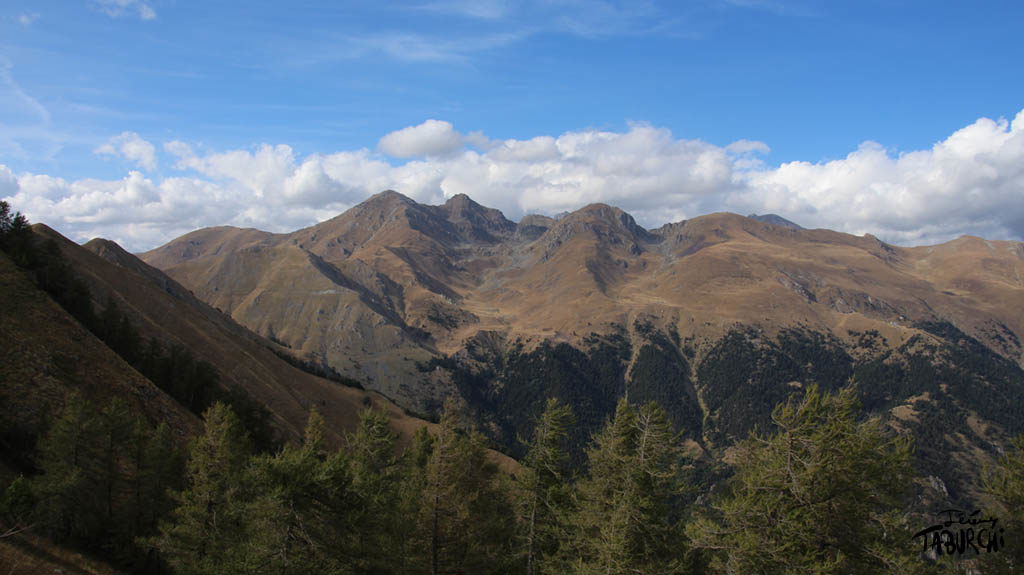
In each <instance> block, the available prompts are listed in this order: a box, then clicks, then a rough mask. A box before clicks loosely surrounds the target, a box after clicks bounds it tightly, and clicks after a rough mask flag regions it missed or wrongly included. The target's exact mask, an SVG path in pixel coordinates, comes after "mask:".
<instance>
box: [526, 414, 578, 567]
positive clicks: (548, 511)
mask: <svg viewBox="0 0 1024 575" xmlns="http://www.w3.org/2000/svg"><path fill="white" fill-rule="evenodd" d="M574 423H575V417H574V416H573V413H572V409H571V408H570V407H569V406H568V405H565V404H562V403H559V401H558V400H557V399H556V398H550V399H548V401H547V405H546V406H545V408H544V412H543V413H542V414H541V416H540V417H539V418H538V420H537V422H536V426H535V427H534V433H533V440H532V441H531V442H529V443H528V444H527V447H528V450H527V453H526V457H525V458H524V459H523V461H522V464H523V467H522V470H521V471H520V473H519V477H518V484H517V490H516V491H517V493H516V494H517V511H518V515H519V521H518V526H519V531H520V533H519V549H518V553H519V554H521V555H522V560H523V562H524V563H525V567H526V574H527V575H534V574H535V573H560V572H564V571H565V569H566V566H565V564H559V563H558V561H557V559H558V558H559V544H560V543H561V541H562V540H564V539H565V538H566V537H567V522H568V517H567V513H568V512H569V509H570V502H571V493H572V490H571V488H570V486H569V483H568V470H567V467H566V466H567V463H568V453H567V451H566V449H565V445H564V443H565V441H566V438H567V437H568V433H569V428H570V427H571V426H572V425H573V424H574Z"/></svg>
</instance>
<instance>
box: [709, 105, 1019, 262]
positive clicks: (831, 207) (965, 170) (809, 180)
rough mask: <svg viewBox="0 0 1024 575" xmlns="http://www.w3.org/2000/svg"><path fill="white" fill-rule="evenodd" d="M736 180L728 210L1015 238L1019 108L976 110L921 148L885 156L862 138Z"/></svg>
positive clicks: (926, 237)
mask: <svg viewBox="0 0 1024 575" xmlns="http://www.w3.org/2000/svg"><path fill="white" fill-rule="evenodd" d="M745 184H746V186H745V187H746V189H745V190H744V191H743V192H742V193H739V194H736V195H735V196H733V197H732V198H730V202H729V205H732V206H734V207H736V208H738V211H740V210H742V209H757V210H764V211H779V212H783V213H786V214H789V215H791V216H792V218H791V219H795V220H796V221H800V220H801V219H802V220H804V221H806V222H808V223H810V224H812V225H815V226H820V227H828V228H833V229H838V230H842V231H847V232H850V233H856V234H861V233H872V234H875V235H878V236H880V237H883V238H886V239H889V240H890V241H894V242H898V243H919V242H931V241H938V240H943V239H949V238H951V237H955V236H956V235H960V234H973V235H979V236H983V237H989V238H1017V239H1024V111H1022V112H1021V113H1019V114H1017V117H1016V118H1015V119H1014V120H1013V121H1012V122H1008V121H1006V120H998V121H994V120H990V119H988V118H982V119H980V120H978V121H977V122H975V123H973V124H971V125H970V126H967V127H965V128H962V129H960V130H957V131H956V132H954V133H953V134H952V135H951V136H950V137H949V138H947V139H946V140H944V141H941V142H939V143H937V144H935V145H934V146H933V147H932V148H931V149H930V150H919V151H913V152H908V153H903V154H899V155H895V156H894V155H891V154H889V153H888V152H886V150H885V149H884V148H883V147H882V146H880V145H879V144H876V143H872V142H867V143H864V144H862V145H861V146H860V147H859V148H858V149H857V150H856V151H854V152H852V153H850V154H849V155H847V156H846V157H845V158H843V159H840V160H834V161H830V162H823V163H816V164H811V163H808V162H791V163H786V164H783V165H781V166H779V167H778V168H776V169H771V170H762V171H758V172H754V173H750V174H749V175H748V176H747V177H746V178H745ZM787 217H788V216H787Z"/></svg>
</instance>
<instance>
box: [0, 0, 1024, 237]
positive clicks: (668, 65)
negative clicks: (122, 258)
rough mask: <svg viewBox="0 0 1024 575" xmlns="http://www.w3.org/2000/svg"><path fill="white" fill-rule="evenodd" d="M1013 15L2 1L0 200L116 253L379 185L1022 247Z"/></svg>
mask: <svg viewBox="0 0 1024 575" xmlns="http://www.w3.org/2000/svg"><path fill="white" fill-rule="evenodd" d="M1021 6H1022V5H1021V4H1020V3H1016V2H1005V3H1001V2H978V3H959V2H958V3H954V2H934V1H933V2H901V1H885V2H875V1H860V2H849V3H839V2H808V1H798V2H788V1H782V0H780V1H773V0H763V1H761V0H702V1H696V2H667V3H658V2H629V3H615V2H602V1H592V0H581V1H566V2H560V1H539V2H503V1H487V0H481V1H477V2H462V1H444V0H441V1H430V0H424V1H421V2H395V3H389V2H375V3H348V2H323V3H316V2H291V3H288V4H286V5H281V4H280V3H278V2H247V3H245V4H244V5H243V4H239V3H224V2H215V1H210V2H184V1H181V0H177V1H171V0H145V1H138V0H87V1H83V2H73V1H64V2H40V1H33V2H18V1H5V2H3V4H2V8H0V196H2V197H6V198H8V200H9V201H12V203H14V204H15V207H16V208H17V207H20V208H21V209H23V210H24V211H26V213H28V215H29V216H30V217H33V218H34V219H36V220H42V221H48V222H50V221H53V222H55V223H56V224H58V225H56V226H55V227H57V228H58V229H60V230H61V231H65V233H68V234H69V235H70V236H72V237H73V238H74V239H78V240H82V239H87V238H88V237H89V236H91V235H93V234H95V235H107V236H108V237H113V238H114V239H117V240H119V241H121V242H123V243H125V244H126V245H128V246H129V247H132V248H134V249H144V248H147V247H152V246H153V245H156V244H158V243H160V242H162V241H166V240H168V239H170V238H172V237H174V235H176V234H178V233H181V232H183V231H188V230H189V229H191V228H193V227H198V226H201V225H217V224H224V223H231V224H235V225H253V226H256V227H264V228H271V229H279V230H281V229H289V228H293V227H298V226H300V225H308V224H309V223H313V222H315V221H317V220H320V219H323V218H325V217H328V216H329V215H333V214H334V213H336V212H337V211H338V210H342V209H345V208H347V207H348V206H351V205H353V204H354V203H356V202H358V201H360V200H361V199H362V198H364V197H365V196H367V195H369V194H370V193H373V192H375V191H379V190H377V189H376V187H377V186H387V187H394V188H396V189H398V191H401V192H403V193H406V194H407V195H410V196H412V197H414V198H416V199H418V200H421V201H439V200H443V199H444V197H445V196H450V195H452V194H453V193H456V192H458V191H465V192H467V193H469V194H470V195H471V196H473V197H474V198H478V199H479V200H480V201H482V202H483V203H487V204H489V205H494V206H496V207H499V208H501V209H503V210H504V211H506V212H507V213H508V215H509V216H510V217H513V218H515V217H518V216H521V215H522V213H526V212H530V211H540V212H545V211H553V210H561V209H572V208H574V207H580V206H581V205H583V204H584V203H587V202H589V201H606V202H608V203H615V204H618V205H621V206H622V207H624V208H626V209H629V210H630V211H633V212H636V213H637V215H638V218H639V219H640V220H641V221H642V222H643V223H645V224H646V225H649V226H655V225H660V224H661V223H664V221H659V220H665V219H666V218H667V219H673V218H680V219H681V218H684V217H693V216H695V215H699V213H702V212H704V211H713V210H719V209H728V210H730V211H740V210H741V209H742V210H749V211H758V212H764V211H779V212H785V213H784V214H783V215H786V216H787V217H791V218H792V219H796V220H798V221H800V223H803V224H805V225H821V226H823V227H833V228H836V229H841V230H843V231H849V232H851V233H866V232H871V233H875V234H876V235H880V236H882V237H885V238H887V239H890V240H891V241H897V242H902V243H920V242H925V241H928V242H930V241H941V240H944V239H949V238H950V237H955V236H956V235H959V234H961V233H974V234H979V235H985V236H988V237H1005V238H1014V239H1022V235H1024V212H1022V211H1021V210H1024V208H1021V209H1018V210H1017V211H1012V210H1011V213H1010V214H1006V213H999V212H1006V210H1005V209H1000V206H1002V205H1005V204H1006V203H1007V202H1013V201H1015V200H1020V201H1019V202H1018V203H1019V204H1020V205H1022V206H1024V191H1022V185H1024V184H1022V182H1024V178H1022V177H1021V173H1020V170H1021V168H1017V167H1015V160H1016V159H1017V158H1016V156H1014V155H1013V154H1014V153H1016V151H1017V150H1018V148H1020V147H1021V146H1022V144H1021V141H1020V140H1021V138H1022V137H1024V136H1022V134H1021V133H1020V132H1021V131H1024V119H1021V121H1020V122H1016V121H1015V118H1016V117H1017V115H1018V113H1020V112H1021V110H1022V108H1024V89H1022V88H1024V74H1021V73H1020V72H1019V69H1020V68H1021V66H1022V62H1021V59H1022V58H1021V57H1022V55H1024V49H1022V43H1021V42H1020V40H1019V32H1020V25H1021V23H1022V22H1024V9H1022V8H1021ZM1015 36H1017V37H1015ZM431 122H432V123H431ZM979 122H980V123H979ZM416 127H418V128H419V129H418V130H415V129H414V128H416ZM403 130H405V131H403ZM389 134H394V135H392V136H390V139H389V140H387V139H386V137H387V136H388V135H389ZM958 134H961V135H962V137H957V135H958ZM402 138H404V140H402V141H401V142H399V140H401V139H402ZM548 139H553V140H554V147H553V148H552V147H550V146H547V144H548V143H549V142H548ZM385 142H390V144H386V143H385ZM529 142H532V144H531V145H533V147H534V148H536V149H537V150H540V151H537V150H535V151H534V152H530V153H527V154H526V155H523V153H522V152H523V149H525V148H524V147H526V143H529ZM594 142H602V143H601V144H600V145H598V144H595V143H594ZM947 144H948V145H947ZM943 145H944V146H945V148H941V149H940V147H941V146H943ZM545 146H547V147H545ZM513 148H514V149H516V150H518V152H516V154H512V155H511V156H510V155H509V154H510V153H511V152H508V150H509V149H513ZM542 148H543V149H542ZM549 148H550V149H549ZM503 150H504V151H503ZM943 150H946V153H943ZM915 154H917V155H915ZM921 154H924V155H926V156H927V157H926V158H925V157H918V155H921ZM979 154H981V155H982V156H980V157H982V159H981V160H979V159H978V158H979ZM907 157H909V158H910V159H911V160H913V161H903V160H904V158H907ZM645 158H646V159H651V158H653V159H652V160H651V161H650V162H647V163H649V164H650V165H649V166H647V167H648V171H646V172H644V171H643V170H640V173H637V169H636V166H637V165H638V164H644V165H646V164H645V162H646V160H645ZM580 163H583V164H586V165H587V166H588V168H587V169H586V170H583V171H582V172H581V171H579V170H578V169H577V168H578V164H580ZM1019 163H1020V162H1016V164H1019ZM481 166H484V167H486V169H484V167H481ZM631 166H632V167H631ZM968 169H973V170H975V172H972V173H974V174H976V176H975V177H973V178H967V179H966V180H965V181H963V182H961V181H960V179H961V178H962V176H961V174H962V172H963V171H964V170H968ZM723 170H724V171H723ZM993 170H994V171H995V172H996V176H995V177H994V178H993V177H990V176H991V172H992V171H993ZM3 171H5V172H6V174H7V176H6V179H7V183H6V184H5V183H4V173H2V172H3ZM844 173H853V174H854V175H853V176H849V177H847V179H846V180H842V177H843V174H844ZM254 174H258V175H259V177H255V176H254ZM431 174H433V176H431ZM495 174H500V177H499V176H496V175H495ZM950 174H954V175H955V177H946V176H950ZM929 178H932V179H931V180H930V179H929ZM935 178H939V179H941V180H943V182H945V183H949V181H952V184H950V185H951V186H952V188H950V189H941V190H938V191H936V188H937V187H938V188H942V187H943V185H945V183H944V184H943V185H939V186H936V185H934V184H929V185H928V186H925V185H924V184H922V182H924V181H934V179H935ZM953 180H955V181H953ZM289 182H290V183H289ZM823 182H824V183H823ZM4 186H6V187H4ZM133 186H134V187H133ZM140 186H141V187H140ZM289 186H290V187H289ZM957 186H959V187H957ZM865 189H869V190H870V193H867V192H864V190H865ZM936 194H938V196H939V198H938V199H941V200H943V201H942V202H938V205H940V206H941V207H942V209H943V210H945V211H944V212H941V213H937V212H936V211H935V209H936V208H935V207H934V205H935V204H936V202H937V199H936ZM979 195H980V196H981V197H982V199H983V201H981V202H980V205H982V206H983V207H984V208H985V209H980V208H979V209H978V210H975V212H977V213H973V212H972V213H971V214H966V215H964V214H957V215H955V217H954V216H948V217H946V216H942V215H941V214H942V213H947V212H950V211H951V212H956V211H962V210H958V209H957V208H958V207H959V205H960V204H958V203H957V202H965V201H968V198H973V200H972V202H973V204H979V202H978V201H977V200H978V196H979ZM100 196H103V198H105V199H106V200H105V201H100V200H101V199H102V198H100ZM203 197H206V198H207V199H206V200H202V199H201V198H203ZM197 202H199V203H204V204H206V208H205V209H199V208H198V206H197V205H195V204H196V203H197ZM844 202H845V203H844ZM869 204H870V205H869ZM973 204H972V205H973ZM850 206H853V208H854V209H851V207H850ZM886 206H888V208H886ZM894 206H895V208H896V211H897V213H895V214H892V213H886V212H892V211H893V209H894ZM928 206H933V207H928ZM883 216H884V217H883Z"/></svg>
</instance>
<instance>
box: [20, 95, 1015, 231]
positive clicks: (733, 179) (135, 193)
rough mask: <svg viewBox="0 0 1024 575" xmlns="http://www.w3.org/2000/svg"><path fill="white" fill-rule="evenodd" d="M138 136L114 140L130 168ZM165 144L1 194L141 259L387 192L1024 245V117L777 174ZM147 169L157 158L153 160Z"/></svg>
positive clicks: (622, 160)
mask: <svg viewBox="0 0 1024 575" xmlns="http://www.w3.org/2000/svg"><path fill="white" fill-rule="evenodd" d="M126 134H128V135H127V136H126V135H125V134H122V136H119V138H120V139H119V140H118V141H117V142H113V141H112V142H111V143H110V144H109V145H110V147H111V149H113V150H114V151H115V152H116V153H118V154H121V155H123V156H125V157H128V153H126V152H125V151H123V150H122V147H124V146H123V143H124V142H129V141H134V138H132V137H131V136H133V134H132V133H130V132H128V133H126ZM139 139H140V140H141V138H139ZM163 147H164V150H166V151H167V152H168V153H170V154H172V155H174V156H176V157H177V164H176V166H177V168H179V169H180V170H183V171H184V172H186V173H185V174H183V175H182V176H179V177H172V178H166V179H163V180H152V179H150V178H147V177H145V176H144V175H143V174H141V173H139V172H134V171H133V172H130V173H129V174H128V175H127V176H126V177H125V178H123V179H121V180H116V181H101V180H76V181H70V182H69V181H66V180H63V179H61V178H54V177H51V176H47V175H43V174H20V175H17V174H13V173H12V172H11V171H10V170H9V169H8V168H6V167H5V166H2V165H0V197H4V199H7V200H8V201H10V202H11V203H12V205H13V206H14V207H15V209H18V210H21V211H23V212H24V213H26V215H28V217H29V218H30V219H32V220H33V221H43V222H46V223H48V224H50V225H52V226H54V227H55V228H57V229H58V230H61V231H62V232H64V233H66V234H68V235H70V236H71V237H73V238H74V239H76V240H79V241H81V240H86V239H88V238H90V237H93V236H97V235H102V236H106V237H111V238H112V239H115V240H117V241H119V242H122V243H123V244H124V245H126V247H128V248H129V249H133V250H142V249H148V248H151V247H154V246H156V245H159V244H160V243H163V242H165V241H168V240H170V239H172V238H174V237H176V236H177V235H180V234H182V233H184V232H187V231H190V230H192V229H195V228H198V227H203V226H212V225H223V224H229V225H239V226H252V227H257V228H262V229H266V230H269V231H275V232H281V231H290V230H294V229H297V228H299V227H302V226H306V225H310V224H313V223H315V222H318V221H322V220H324V219H327V218H329V217H332V216H335V215H337V214H338V213H341V212H342V211H344V210H345V209H347V208H349V207H351V206H352V205H354V204H356V203H358V202H360V201H362V200H363V199H365V198H366V197H368V196H369V195H371V194H374V193H376V192H379V191H381V190H383V189H387V188H391V189H395V190H398V191H399V192H401V193H403V194H406V195H408V196H410V197H412V198H413V199H415V200H417V201H419V202H426V203H440V202H442V201H444V199H445V198H446V197H450V196H452V195H455V194H458V193H466V194H469V195H470V196H471V197H473V198H474V199H475V200H477V201H478V202H480V203H482V204H484V205H487V206H493V207H496V208H498V209H501V210H502V211H503V212H505V214H506V215H507V216H508V217H510V218H511V219H517V218H519V217H521V216H522V215H523V214H525V213H537V212H539V213H548V214H554V213H558V212H561V211H563V210H574V209H578V208H580V207H582V206H583V205H585V204H588V203H592V202H605V203H608V204H612V205H616V206H619V207H621V208H623V209H625V210H626V211H628V212H630V213H632V214H633V215H634V216H636V218H637V220H638V221H639V222H640V223H641V224H642V225H645V226H647V227H657V226H660V225H661V224H664V223H666V222H669V221H678V220H680V219H684V218H691V217H694V216H698V215H701V214H706V213H710V212H714V211H722V210H728V211H734V212H738V213H743V214H746V213H750V212H757V213H769V212H774V213H778V214H780V215H782V216H784V217H787V218H789V219H792V220H793V221H795V222H797V223H799V224H801V225H803V226H806V227H827V228H832V229H836V230H840V231H845V232H850V233H855V234H863V233H872V234H875V235H876V236H878V237H880V238H882V239H884V240H887V241H892V242H896V243H904V244H920V243H935V242H939V241H945V240H948V239H952V238H954V237H956V236H958V235H960V234H965V233H969V234H974V235H980V236H983V237H987V238H1015V239H1024V111H1022V112H1021V113H1020V114H1018V115H1017V117H1016V118H1015V119H1014V120H1013V121H1012V122H1009V121H1006V120H999V121H993V120H989V119H980V120H978V121H977V122H975V123H973V124H971V125H969V126H966V127H964V128H962V129H960V130H957V131H956V132H954V133H953V134H952V135H950V136H949V137H948V138H946V139H945V140H943V141H941V142H938V143H936V144H935V145H934V146H933V147H932V148H930V149H927V150H918V151H911V152H907V153H903V154H898V155H894V154H892V153H889V152H887V151H886V150H885V149H884V148H882V147H881V146H880V145H878V144H875V143H871V142H866V143H864V144H862V145H861V146H860V147H859V148H858V149H857V150H855V151H853V152H851V153H850V154H849V155H847V156H846V157H845V158H842V159H838V160H834V161H829V162H820V163H808V162H789V163H786V164H782V165H781V166H776V167H770V166H766V165H764V164H763V162H762V160H761V158H760V157H759V156H758V154H761V153H764V152H766V151H767V150H768V148H767V145H765V144H763V143H760V142H751V141H745V140H740V141H738V142H735V143H733V144H730V145H728V146H725V147H721V146H715V145H712V144H708V143H706V142H702V141H699V140H687V139H680V138H677V137H675V136H674V135H673V134H672V133H671V132H669V131H668V130H666V129H663V128H658V127H655V126H650V125H647V124H633V125H630V126H629V129H628V130H626V131H623V132H611V131H600V130H583V131H578V132H567V133H564V134H561V135H560V136H557V137H553V136H538V137H535V138H531V139H527V140H492V139H489V138H487V137H486V136H484V135H482V134H474V135H472V136H465V135H462V134H460V133H459V132H457V131H456V130H455V129H454V128H453V127H452V126H451V125H450V124H448V123H447V122H440V121H436V120H432V121H428V122H425V123H423V124H421V125H419V126H413V127H411V128H407V129H405V130H399V131H397V132H392V133H391V134H389V135H387V136H385V138H382V140H381V144H380V145H379V147H380V149H381V150H382V151H384V152H386V153H388V154H389V155H391V156H392V157H414V158H417V159H411V160H406V161H404V162H403V163H399V164H397V165H393V164H392V163H390V162H389V161H387V159H386V157H385V156H383V155H381V154H379V153H375V152H372V151H370V150H366V149H362V150H352V151H342V152H336V153H333V154H312V155H309V156H306V157H304V158H300V157H296V155H295V152H294V150H292V148H290V147H289V146H287V145H270V144H263V145H261V146H259V147H256V148H253V149H251V150H228V151H222V152H203V151H200V152H198V153H197V151H196V149H195V148H194V147H193V146H191V145H189V144H187V143H184V142H180V141H172V142H166V143H165V144H163ZM132 159H134V160H135V161H137V162H140V163H145V155H144V154H139V153H135V156H134V157H133V158H132Z"/></svg>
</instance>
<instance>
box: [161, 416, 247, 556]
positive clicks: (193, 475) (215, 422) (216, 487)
mask: <svg viewBox="0 0 1024 575" xmlns="http://www.w3.org/2000/svg"><path fill="white" fill-rule="evenodd" d="M251 453H252V447H251V443H250V441H249V437H248V435H247V434H246V432H245V430H244V429H243V427H242V424H241V422H240V421H239V420H238V417H236V416H235V414H234V413H233V412H232V411H231V409H230V408H228V407H227V406H226V405H224V404H223V403H216V404H214V405H213V406H212V407H211V408H209V409H208V410H206V412H205V413H204V414H203V433H202V434H201V435H200V436H199V437H197V438H196V439H195V440H193V442H192V446H191V449H190V450H189V461H188V465H187V486H186V488H185V490H184V491H182V492H180V493H177V494H175V495H174V498H175V500H176V501H177V503H178V506H177V508H175V509H174V511H173V512H172V513H171V517H170V519H169V520H168V521H166V522H164V523H163V524H162V525H161V528H160V531H161V533H160V535H159V536H157V537H156V538H155V539H154V540H153V543H154V544H155V546H156V548H157V549H159V550H160V552H161V553H162V554H163V556H164V557H165V558H166V560H167V561H168V562H169V563H170V564H171V565H172V566H173V567H174V568H175V569H176V571H177V572H179V573H183V574H202V573H211V574H212V573H234V572H241V571H244V567H245V563H244V560H243V558H240V557H239V554H240V552H242V551H243V550H242V549H241V543H242V542H243V540H244V533H243V519H244V507H243V505H242V503H243V502H244V501H245V494H244V493H242V492H240V489H241V485H242V477H243V473H244V470H245V466H246V464H247V462H248V460H249V456H250V454H251Z"/></svg>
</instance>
